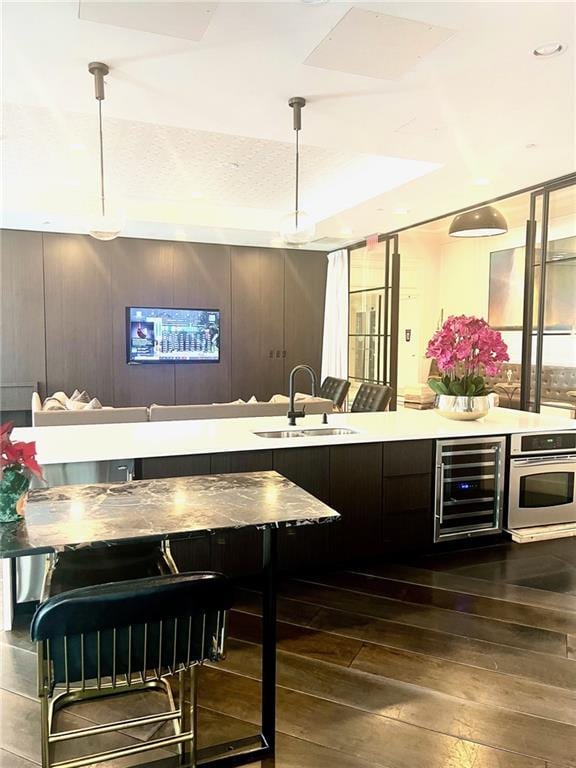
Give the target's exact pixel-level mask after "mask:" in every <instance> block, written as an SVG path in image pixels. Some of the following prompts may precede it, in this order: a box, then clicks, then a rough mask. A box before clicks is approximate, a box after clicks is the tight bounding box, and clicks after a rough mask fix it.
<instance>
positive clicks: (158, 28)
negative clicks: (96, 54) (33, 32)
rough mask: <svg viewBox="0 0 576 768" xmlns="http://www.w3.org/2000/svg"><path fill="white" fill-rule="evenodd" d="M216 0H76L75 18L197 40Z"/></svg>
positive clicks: (204, 30) (212, 10) (205, 25)
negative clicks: (210, 0) (209, 0)
mask: <svg viewBox="0 0 576 768" xmlns="http://www.w3.org/2000/svg"><path fill="white" fill-rule="evenodd" d="M216 5H217V3H197V2H192V3H190V2H124V3H116V2H92V0H80V2H79V8H78V18H79V19H81V20H82V21H93V22H97V23H99V24H109V25H111V26H113V27H124V28H125V29H133V30H136V31H138V32H153V33H154V34H157V35H168V36H169V37H181V38H184V39H186V40H201V39H202V37H203V36H204V33H205V32H206V29H207V28H208V25H209V24H210V21H211V19H212V14H213V13H214V10H215V8H216Z"/></svg>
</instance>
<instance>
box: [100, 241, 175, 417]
mask: <svg viewBox="0 0 576 768" xmlns="http://www.w3.org/2000/svg"><path fill="white" fill-rule="evenodd" d="M106 245H107V246H108V248H109V251H110V259H111V275H112V305H113V336H112V348H113V351H114V405H116V406H122V405H150V404H151V403H158V404H159V405H172V404H173V403H174V365H173V364H172V363H162V364H155V365H128V364H127V362H126V307H130V306H136V307H171V306H173V298H174V289H173V266H174V244H172V243H162V242H160V241H158V242H155V241H152V240H133V239H129V238H118V239H117V240H112V241H111V242H109V243H106Z"/></svg>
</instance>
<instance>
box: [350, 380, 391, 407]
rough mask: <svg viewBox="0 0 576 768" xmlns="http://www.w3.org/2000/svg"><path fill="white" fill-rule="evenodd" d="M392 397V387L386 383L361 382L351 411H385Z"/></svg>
mask: <svg viewBox="0 0 576 768" xmlns="http://www.w3.org/2000/svg"><path fill="white" fill-rule="evenodd" d="M391 398H392V387H389V386H387V385H385V384H366V383H364V384H360V387H359V389H358V392H356V397H355V398H354V402H353V403H352V408H350V411H351V412H352V413H364V412H366V411H385V410H386V408H387V407H388V404H389V402H390V400H391Z"/></svg>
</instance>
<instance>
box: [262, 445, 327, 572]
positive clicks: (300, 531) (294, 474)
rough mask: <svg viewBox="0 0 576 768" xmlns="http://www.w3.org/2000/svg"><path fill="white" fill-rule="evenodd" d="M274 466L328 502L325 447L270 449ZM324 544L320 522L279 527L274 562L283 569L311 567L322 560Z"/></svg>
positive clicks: (323, 534)
mask: <svg viewBox="0 0 576 768" xmlns="http://www.w3.org/2000/svg"><path fill="white" fill-rule="evenodd" d="M274 469H275V470H276V471H277V472H279V473H280V474H281V475H284V477H286V478H288V480H291V481H292V482H293V483H295V484H296V485H298V486H299V487H300V488H303V489H304V490H305V491H308V493H311V494H312V495H313V496H315V497H316V498H317V499H320V501H323V502H325V503H326V504H328V503H329V498H330V449H329V448H290V449H285V450H280V451H274ZM335 525H338V523H335ZM326 527H327V526H326ZM326 544H327V541H326V530H325V527H324V526H323V525H301V526H294V527H291V528H283V529H282V530H280V531H279V533H278V566H279V568H280V569H281V570H284V571H295V570H313V569H314V568H316V567H318V566H319V565H322V564H324V563H325V562H326V558H327V549H326Z"/></svg>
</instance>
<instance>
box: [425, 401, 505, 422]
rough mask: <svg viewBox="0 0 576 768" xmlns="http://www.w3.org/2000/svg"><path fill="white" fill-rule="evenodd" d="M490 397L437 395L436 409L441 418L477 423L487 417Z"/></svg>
mask: <svg viewBox="0 0 576 768" xmlns="http://www.w3.org/2000/svg"><path fill="white" fill-rule="evenodd" d="M490 405H491V403H490V400H489V398H488V396H483V397H466V396H459V395H436V402H435V405H434V407H435V408H436V410H437V411H438V413H439V414H440V415H441V416H444V418H446V419H454V420H455V421H475V420H476V419H481V418H482V417H483V416H486V414H487V413H488V411H489V410H490Z"/></svg>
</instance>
